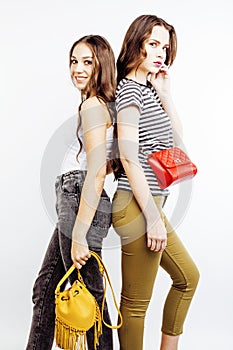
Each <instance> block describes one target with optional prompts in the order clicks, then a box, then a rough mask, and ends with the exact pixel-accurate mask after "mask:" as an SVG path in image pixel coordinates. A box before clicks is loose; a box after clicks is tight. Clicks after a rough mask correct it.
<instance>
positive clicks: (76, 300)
mask: <svg viewBox="0 0 233 350" xmlns="http://www.w3.org/2000/svg"><path fill="white" fill-rule="evenodd" d="M90 254H91V255H92V256H93V257H94V258H95V259H96V260H97V262H98V267H99V270H100V273H101V274H102V275H103V277H104V295H103V302H102V306H101V310H100V308H99V305H98V304H97V301H96V299H95V297H94V296H93V295H92V294H91V293H90V292H89V290H88V289H87V287H86V285H85V283H84V281H83V279H82V276H81V273H80V271H79V270H78V279H77V280H76V281H75V282H74V283H73V284H72V286H71V287H70V288H68V289H66V290H64V291H62V292H61V291H60V288H61V285H62V284H63V283H64V282H65V281H66V279H67V278H68V277H69V275H70V274H71V273H72V272H73V271H74V270H75V265H72V266H71V268H70V269H69V270H68V271H67V273H66V274H65V275H64V276H63V278H62V279H61V280H60V282H59V283H58V285H57V288H56V290H55V304H56V305H55V315H56V319H55V334H54V337H55V342H56V345H57V346H58V347H59V348H61V349H66V350H86V332H87V331H88V330H89V329H90V328H91V327H93V326H94V349H96V347H97V345H98V344H99V337H100V336H101V334H102V322H103V323H104V324H105V325H106V326H107V327H109V328H112V329H117V328H120V327H121V326H122V323H123V321H122V315H121V312H120V310H119V307H118V305H117V301H116V297H115V294H114V291H113V287H112V284H111V281H110V278H109V275H108V272H107V269H106V267H105V265H104V263H103V261H102V259H101V258H100V256H99V255H98V254H97V253H95V252H93V251H91V250H90ZM107 281H108V283H109V286H110V288H111V292H112V296H113V300H114V304H115V306H116V309H117V312H118V315H119V323H118V324H117V325H115V326H112V325H109V324H108V323H106V322H105V321H104V319H103V311H104V302H105V300H106V290H107Z"/></svg>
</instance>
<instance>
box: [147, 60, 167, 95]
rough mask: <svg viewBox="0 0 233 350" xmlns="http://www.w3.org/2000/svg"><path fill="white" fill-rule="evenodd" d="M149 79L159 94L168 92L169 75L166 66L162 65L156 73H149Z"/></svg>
mask: <svg viewBox="0 0 233 350" xmlns="http://www.w3.org/2000/svg"><path fill="white" fill-rule="evenodd" d="M149 81H150V83H151V84H152V86H153V87H154V88H155V90H156V92H157V93H158V94H159V95H161V96H164V95H167V94H169V93H170V77H169V74H168V67H167V66H165V65H164V66H162V67H161V69H160V71H159V72H158V73H157V74H155V73H151V74H150V79H149Z"/></svg>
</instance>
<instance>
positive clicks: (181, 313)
mask: <svg viewBox="0 0 233 350" xmlns="http://www.w3.org/2000/svg"><path fill="white" fill-rule="evenodd" d="M154 200H155V203H156V205H157V207H158V209H159V211H160V213H161V215H162V217H163V219H164V222H165V226H166V229H167V232H168V234H167V237H168V241H167V247H166V249H165V250H164V251H163V253H157V252H152V251H150V250H149V248H148V247H147V241H146V222H145V218H144V216H143V214H142V212H141V210H140V208H139V206H138V204H137V202H136V200H135V198H134V197H133V194H132V192H129V191H124V190H117V191H116V193H115V195H114V198H113V207H112V209H113V213H112V221H113V227H114V229H115V230H116V232H117V233H118V234H119V236H120V237H121V244H122V291H121V305H120V308H121V312H122V316H123V326H122V327H121V328H120V329H119V334H118V335H119V341H120V349H121V350H142V349H143V331H144V319H145V315H146V310H147V308H148V305H149V302H150V299H151V296H152V291H153V286H154V282H155V278H156V274H157V271H158V268H159V266H161V267H162V268H163V269H164V270H165V271H166V272H167V273H168V274H169V275H170V277H171V280H172V285H171V288H170V291H169V293H168V295H167V298H166V301H165V305H164V309H163V321H162V332H163V333H165V334H168V335H179V334H181V333H182V332H183V324H184V321H185V318H186V315H187V312H188V309H189V306H190V303H191V300H192V298H193V295H194V293H195V290H196V287H197V284H198V280H199V272H198V269H197V267H196V265H195V264H194V262H193V260H192V258H191V257H190V255H189V253H188V252H187V250H186V248H185V247H184V245H183V244H182V242H181V241H180V239H179V237H178V236H177V234H176V233H175V232H174V230H173V229H172V227H171V226H170V224H169V222H168V220H167V219H166V217H165V215H164V214H163V212H162V206H163V204H164V202H165V197H154Z"/></svg>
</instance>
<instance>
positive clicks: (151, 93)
mask: <svg viewBox="0 0 233 350" xmlns="http://www.w3.org/2000/svg"><path fill="white" fill-rule="evenodd" d="M130 106H134V107H137V108H138V110H139V112H140V118H139V121H138V126H139V148H138V157H139V161H140V164H141V166H142V169H143V171H144V173H145V176H146V179H147V182H148V184H149V187H150V190H151V193H152V195H153V196H167V195H168V194H169V190H168V189H164V190H162V189H161V188H160V187H159V185H158V182H157V179H156V177H155V175H154V172H153V170H152V169H151V167H150V165H149V164H148V162H147V155H148V154H149V153H151V152H157V151H160V150H163V149H167V148H170V147H173V144H174V142H173V131H172V125H171V121H170V118H169V117H168V115H167V114H166V113H165V111H164V110H163V108H162V104H161V101H160V99H159V96H158V94H157V93H156V91H155V89H154V88H153V87H152V86H149V85H148V86H147V85H143V84H140V83H137V82H136V81H134V80H131V79H127V78H123V79H122V80H121V81H120V82H119V84H118V87H117V90H116V110H117V112H119V111H121V110H122V109H124V108H126V107H130ZM117 189H121V190H127V191H131V187H130V184H129V182H128V179H127V176H126V175H125V174H123V175H122V176H121V177H120V178H119V180H118V187H117Z"/></svg>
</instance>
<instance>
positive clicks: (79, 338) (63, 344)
mask: <svg viewBox="0 0 233 350" xmlns="http://www.w3.org/2000/svg"><path fill="white" fill-rule="evenodd" d="M55 339H56V344H57V346H58V347H59V348H61V349H67V350H86V332H84V331H78V330H76V329H74V328H71V327H69V326H67V325H65V324H64V323H63V322H61V321H60V320H58V319H56V321H55ZM76 346H77V347H76Z"/></svg>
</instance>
